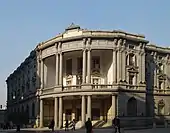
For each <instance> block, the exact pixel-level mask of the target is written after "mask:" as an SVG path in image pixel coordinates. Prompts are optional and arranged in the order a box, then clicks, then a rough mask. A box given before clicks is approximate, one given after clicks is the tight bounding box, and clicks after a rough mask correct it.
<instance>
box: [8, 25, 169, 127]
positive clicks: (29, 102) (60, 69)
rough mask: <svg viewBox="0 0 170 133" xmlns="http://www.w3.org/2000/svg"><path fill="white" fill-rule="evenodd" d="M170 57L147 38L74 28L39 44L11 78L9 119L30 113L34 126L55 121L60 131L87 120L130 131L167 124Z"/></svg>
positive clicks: (115, 32)
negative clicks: (116, 121) (113, 122)
mask: <svg viewBox="0 0 170 133" xmlns="http://www.w3.org/2000/svg"><path fill="white" fill-rule="evenodd" d="M169 55H170V49H169V48H161V47H157V46H155V45H151V44H149V41H147V40H145V37H144V36H143V35H138V34H131V33H127V32H123V31H117V30H114V31H90V30H84V29H81V28H80V27H79V26H76V25H74V24H72V25H71V26H70V27H69V28H67V29H66V30H65V32H64V33H62V34H60V35H58V36H56V37H54V38H52V39H50V40H48V41H46V42H42V43H40V44H38V45H37V47H36V48H35V50H34V51H33V52H32V53H31V54H30V56H29V57H28V58H27V59H26V60H25V61H24V62H23V63H22V64H21V66H20V67H19V68H18V69H17V70H16V71H15V72H14V73H13V74H11V75H10V76H9V77H8V79H7V87H8V113H9V114H10V113H12V112H17V111H19V112H20V111H21V112H22V111H24V110H26V111H28V110H29V111H28V112H29V120H30V121H31V120H33V121H34V123H35V121H36V120H37V121H36V122H37V124H38V126H40V127H43V126H45V125H46V124H47V123H48V122H49V121H50V120H52V119H54V120H55V127H56V128H57V127H59V128H61V127H62V126H63V122H64V121H65V120H66V119H68V120H72V119H75V120H76V121H77V124H76V125H77V127H81V126H83V125H84V123H85V121H86V120H87V118H91V119H92V120H93V125H94V126H96V127H99V126H102V127H104V126H109V125H110V122H111V120H112V119H113V118H114V117H115V116H119V117H120V119H121V122H122V124H124V125H125V126H130V124H132V123H133V122H134V121H136V120H138V121H140V123H138V124H139V125H140V124H141V123H143V124H146V122H149V120H153V118H154V120H157V121H158V122H159V121H162V120H163V121H164V120H166V119H168V118H169V117H170V104H169V102H170V96H169V95H170V88H169V85H170V84H169V83H170V82H169V75H170V69H169V68H170V58H169ZM127 121H128V122H127ZM129 121H131V122H129ZM136 123H137V122H136Z"/></svg>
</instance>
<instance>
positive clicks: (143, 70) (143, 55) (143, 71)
mask: <svg viewBox="0 0 170 133" xmlns="http://www.w3.org/2000/svg"><path fill="white" fill-rule="evenodd" d="M141 58H142V82H145V53H144V52H142V57H141Z"/></svg>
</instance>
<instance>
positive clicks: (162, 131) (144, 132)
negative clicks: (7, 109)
mask: <svg viewBox="0 0 170 133" xmlns="http://www.w3.org/2000/svg"><path fill="white" fill-rule="evenodd" d="M0 132H1V133H10V132H16V130H0ZM41 132H42V133H43V132H47V133H52V131H50V130H44V129H21V132H20V133H41ZM70 132H71V133H86V131H85V129H78V130H76V131H68V133H70ZM54 133H66V132H65V131H64V130H57V131H54ZM93 133H114V130H113V129H93ZM121 133H170V128H152V129H140V130H123V129H121Z"/></svg>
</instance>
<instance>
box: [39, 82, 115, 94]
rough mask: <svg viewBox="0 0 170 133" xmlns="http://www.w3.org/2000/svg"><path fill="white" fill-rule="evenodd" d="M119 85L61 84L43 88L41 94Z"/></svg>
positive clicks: (98, 88) (107, 87) (108, 87)
mask: <svg viewBox="0 0 170 133" xmlns="http://www.w3.org/2000/svg"><path fill="white" fill-rule="evenodd" d="M116 86H117V85H116V84H115V85H111V84H90V85H68V86H63V87H61V86H59V87H49V88H45V89H43V90H41V94H42V95H45V94H53V93H61V92H76V91H84V90H92V91H93V90H107V89H110V90H111V89H114V87H116Z"/></svg>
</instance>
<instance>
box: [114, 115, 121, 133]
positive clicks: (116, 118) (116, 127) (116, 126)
mask: <svg viewBox="0 0 170 133" xmlns="http://www.w3.org/2000/svg"><path fill="white" fill-rule="evenodd" d="M112 125H113V127H114V129H115V133H117V130H118V132H119V133H120V119H119V118H118V117H115V118H114V119H113V120H112Z"/></svg>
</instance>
